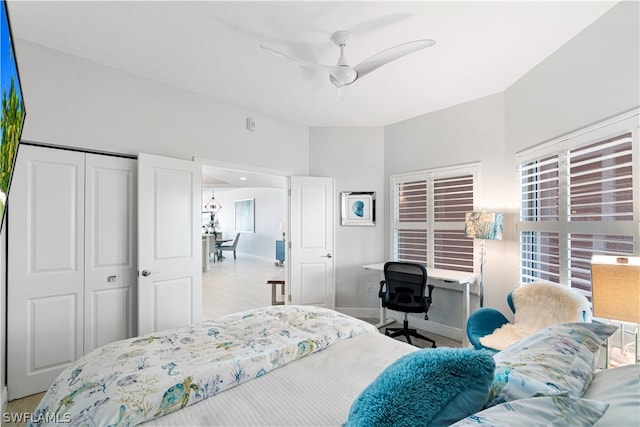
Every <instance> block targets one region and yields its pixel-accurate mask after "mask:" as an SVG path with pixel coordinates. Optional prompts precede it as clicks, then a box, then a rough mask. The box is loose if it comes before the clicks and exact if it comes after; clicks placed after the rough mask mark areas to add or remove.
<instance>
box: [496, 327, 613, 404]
mask: <svg viewBox="0 0 640 427" xmlns="http://www.w3.org/2000/svg"><path fill="white" fill-rule="evenodd" d="M616 329H618V328H617V327H616V326H613V325H605V324H598V323H564V324H562V325H554V326H550V327H548V328H545V329H543V330H541V331H539V332H536V333H535V334H533V335H530V336H528V337H526V338H523V339H522V340H520V341H518V342H517V343H515V344H513V345H511V346H510V347H508V348H506V349H505V350H502V351H500V352H498V353H496V354H495V355H494V356H493V357H494V359H495V361H496V370H495V378H494V381H493V384H492V385H491V388H490V392H489V401H488V402H487V404H486V405H485V408H488V407H490V406H493V405H498V404H501V403H504V402H511V401H513V400H516V399H525V398H528V397H533V396H553V395H562V394H565V395H566V394H568V395H570V396H574V397H582V395H583V394H584V392H585V391H586V389H587V388H588V387H589V384H590V383H591V379H592V378H593V373H594V370H595V362H596V358H597V355H598V350H599V349H600V345H601V344H602V343H603V342H604V341H605V340H606V339H607V337H609V336H610V335H611V334H613V332H615V331H616Z"/></svg>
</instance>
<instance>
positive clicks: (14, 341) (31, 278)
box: [7, 145, 84, 400]
mask: <svg viewBox="0 0 640 427" xmlns="http://www.w3.org/2000/svg"><path fill="white" fill-rule="evenodd" d="M8 206H9V216H8V225H9V228H8V236H7V238H8V239H9V251H8V291H7V305H8V310H7V312H8V319H7V341H8V345H7V348H8V352H7V353H8V355H7V364H8V366H7V367H8V369H7V383H8V389H9V400H12V399H16V398H20V397H23V396H27V395H30V394H33V393H37V392H40V391H43V390H46V389H47V388H48V387H49V385H50V384H51V383H52V382H53V380H54V379H55V377H56V376H57V375H58V373H60V371H62V370H63V369H64V368H65V367H66V366H68V365H69V364H70V363H71V362H73V361H74V360H76V359H77V358H78V357H80V356H81V355H82V347H83V345H82V344H83V343H82V342H83V337H82V333H83V321H84V299H83V295H84V294H83V290H84V154H83V153H76V152H72V151H63V150H55V149H48V148H41V147H33V146H28V145H22V146H21V147H20V150H19V152H18V158H17V163H16V167H15V172H14V176H13V182H12V187H11V200H10V203H9V205H8Z"/></svg>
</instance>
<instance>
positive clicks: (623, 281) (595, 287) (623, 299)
mask: <svg viewBox="0 0 640 427" xmlns="http://www.w3.org/2000/svg"><path fill="white" fill-rule="evenodd" d="M591 295H592V302H593V315H594V316H595V317H601V318H605V319H612V320H618V321H622V322H631V323H635V324H636V331H635V347H636V349H635V359H634V361H633V363H637V360H638V328H640V257H616V256H606V255H594V256H593V257H591ZM620 329H621V332H620V333H621V334H624V327H621V328H620ZM622 336H623V335H622ZM623 346H624V345H623ZM623 346H622V347H623ZM622 347H621V350H622ZM606 366H607V367H609V351H608V349H607V354H606Z"/></svg>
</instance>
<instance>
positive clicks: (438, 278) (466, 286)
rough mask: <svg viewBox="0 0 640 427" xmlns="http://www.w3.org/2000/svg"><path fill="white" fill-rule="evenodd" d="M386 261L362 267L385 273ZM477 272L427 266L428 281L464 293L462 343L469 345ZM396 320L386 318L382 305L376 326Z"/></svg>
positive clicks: (439, 286) (436, 285)
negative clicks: (468, 331)
mask: <svg viewBox="0 0 640 427" xmlns="http://www.w3.org/2000/svg"><path fill="white" fill-rule="evenodd" d="M384 264H385V263H384V262H380V263H377V264H366V265H363V266H362V268H363V269H365V270H372V271H378V272H380V273H381V274H383V275H384ZM475 281H476V274H474V273H465V272H462V271H455V270H443V269H440V268H427V283H428V284H431V285H433V286H435V287H436V288H443V289H451V290H454V291H458V292H461V293H462V345H463V347H466V346H468V345H469V340H468V338H467V334H466V332H465V328H466V325H467V319H468V318H469V312H470V308H469V307H470V304H471V289H470V287H471V284H473V283H475ZM394 321H395V320H393V319H392V320H390V321H388V320H387V319H386V309H385V308H384V307H382V305H380V323H378V324H377V325H376V326H377V327H378V328H381V327H383V326H386V325H388V324H390V323H393V322H394Z"/></svg>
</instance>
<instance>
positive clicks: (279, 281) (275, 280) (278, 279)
mask: <svg viewBox="0 0 640 427" xmlns="http://www.w3.org/2000/svg"><path fill="white" fill-rule="evenodd" d="M267 284H268V285H271V305H284V270H282V271H280V272H279V273H278V274H276V275H275V276H273V277H272V278H271V279H269V280H267ZM276 285H280V294H281V295H282V296H283V300H282V301H278V299H277V298H276Z"/></svg>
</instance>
